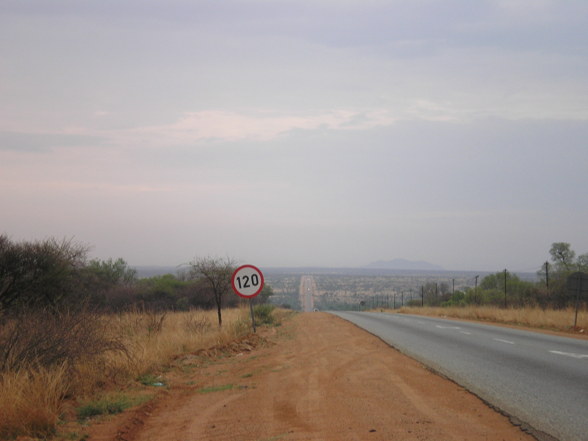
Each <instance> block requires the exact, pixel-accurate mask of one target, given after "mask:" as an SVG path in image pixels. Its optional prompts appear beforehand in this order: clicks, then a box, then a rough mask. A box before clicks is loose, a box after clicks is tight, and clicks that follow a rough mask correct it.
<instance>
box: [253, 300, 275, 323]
mask: <svg viewBox="0 0 588 441" xmlns="http://www.w3.org/2000/svg"><path fill="white" fill-rule="evenodd" d="M274 309H275V307H274V305H270V304H267V303H266V304H262V305H257V306H255V307H254V308H253V315H254V317H255V322H256V323H257V324H258V325H273V324H275V318H274V316H273V314H272V313H273V312H274Z"/></svg>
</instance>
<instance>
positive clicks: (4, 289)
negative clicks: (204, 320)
mask: <svg viewBox="0 0 588 441" xmlns="http://www.w3.org/2000/svg"><path fill="white" fill-rule="evenodd" d="M88 253H89V247H87V246H85V245H82V244H79V243H77V242H74V241H73V240H67V239H64V240H56V239H53V238H50V239H45V240H38V241H22V242H16V241H13V240H11V239H10V238H9V237H8V236H7V235H4V234H3V235H0V316H1V315H3V314H9V313H11V312H16V311H23V310H30V309H49V310H52V309H53V310H57V309H59V308H64V307H67V308H72V307H77V306H80V305H84V306H85V307H92V308H93V309H96V310H100V311H104V312H113V311H121V310H125V309H130V308H142V309H147V310H188V309H191V308H202V309H213V308H216V309H217V311H218V319H219V324H222V313H221V311H222V308H225V307H234V306H237V305H238V304H239V303H240V302H242V300H241V299H240V298H239V297H238V296H236V295H232V293H230V292H229V291H230V278H231V275H232V272H233V271H234V269H235V268H236V263H235V261H234V260H233V259H231V258H213V257H203V258H196V259H194V260H193V261H191V262H190V263H189V264H187V265H186V266H184V267H183V268H181V269H180V270H178V272H177V273H176V274H165V275H160V276H154V277H149V278H142V279H139V278H138V277H137V272H136V270H135V269H133V268H131V267H129V265H128V264H127V262H126V261H125V260H124V259H122V258H118V259H107V260H100V259H91V260H90V259H88ZM271 295H272V290H271V288H270V287H269V286H266V287H265V288H264V290H263V291H262V292H261V294H259V295H258V296H257V297H256V298H255V299H254V301H255V302H256V303H264V302H267V301H268V298H269V297H270V296H271Z"/></svg>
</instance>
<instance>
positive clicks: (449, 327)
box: [437, 325, 461, 329]
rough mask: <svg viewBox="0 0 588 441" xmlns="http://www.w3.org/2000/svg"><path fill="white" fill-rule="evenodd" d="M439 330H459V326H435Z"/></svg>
mask: <svg viewBox="0 0 588 441" xmlns="http://www.w3.org/2000/svg"><path fill="white" fill-rule="evenodd" d="M437 327H438V328H439V329H461V328H460V327H459V326H444V325H437Z"/></svg>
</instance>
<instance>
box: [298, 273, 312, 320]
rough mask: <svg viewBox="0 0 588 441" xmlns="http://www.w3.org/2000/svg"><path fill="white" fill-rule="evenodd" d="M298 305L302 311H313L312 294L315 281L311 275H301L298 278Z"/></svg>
mask: <svg viewBox="0 0 588 441" xmlns="http://www.w3.org/2000/svg"><path fill="white" fill-rule="evenodd" d="M299 292H300V305H301V306H302V310H303V311H304V312H312V311H314V295H315V292H316V282H315V280H314V277H312V276H302V277H301V278H300V291H299Z"/></svg>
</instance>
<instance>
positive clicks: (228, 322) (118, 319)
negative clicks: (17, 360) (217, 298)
mask: <svg viewBox="0 0 588 441" xmlns="http://www.w3.org/2000/svg"><path fill="white" fill-rule="evenodd" d="M247 313H248V311H247V310H246V309H235V310H225V311H223V327H222V328H221V329H219V327H218V322H217V319H216V312H214V311H191V312H175V313H169V312H168V313H150V312H139V311H137V312H132V313H125V314H120V315H113V316H104V317H103V318H102V320H103V321H104V327H103V332H105V333H114V334H115V335H116V337H117V341H119V342H120V343H121V344H122V346H123V347H124V348H125V350H122V351H121V350H119V351H105V352H104V353H103V354H102V355H101V356H100V357H92V358H91V359H85V358H83V357H80V358H79V359H78V360H76V363H75V365H72V364H71V363H64V364H61V365H52V366H48V367H43V368H41V367H34V364H32V363H28V364H27V366H26V367H24V366H23V367H21V368H19V369H11V370H5V371H4V372H0V439H12V438H16V437H18V436H32V437H39V438H47V437H50V436H51V435H52V434H53V433H54V432H55V428H56V426H57V424H58V422H59V418H60V415H61V413H62V411H63V406H64V403H65V400H66V398H67V399H69V400H70V401H74V402H75V401H81V400H86V399H88V398H91V397H92V396H93V395H94V394H97V393H101V392H102V391H104V389H107V388H112V387H124V386H126V385H128V384H130V383H132V382H133V381H136V380H137V379H138V378H139V377H140V376H145V375H149V374H151V373H154V372H157V371H158V370H159V369H161V368H162V367H163V366H164V365H166V364H167V363H168V362H169V361H170V359H172V358H173V357H174V356H175V355H177V354H181V353H185V352H191V351H196V350H198V349H203V348H208V347H211V346H215V345H222V344H224V343H228V342H230V341H231V340H234V339H235V338H237V337H239V336H242V335H245V334H247V333H248V332H250V324H249V321H248V318H247Z"/></svg>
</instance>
